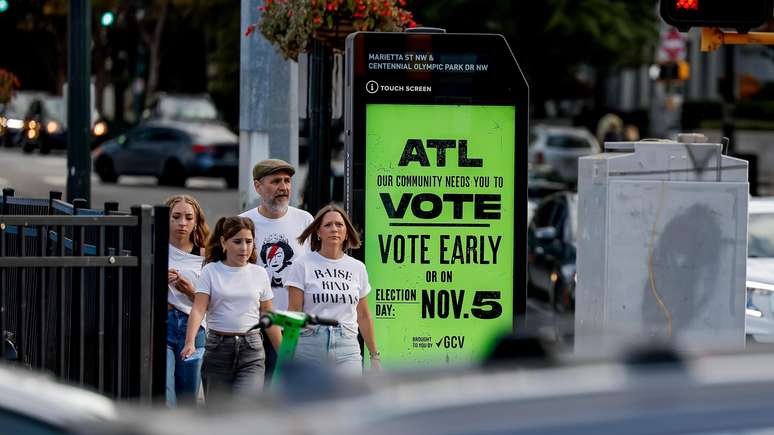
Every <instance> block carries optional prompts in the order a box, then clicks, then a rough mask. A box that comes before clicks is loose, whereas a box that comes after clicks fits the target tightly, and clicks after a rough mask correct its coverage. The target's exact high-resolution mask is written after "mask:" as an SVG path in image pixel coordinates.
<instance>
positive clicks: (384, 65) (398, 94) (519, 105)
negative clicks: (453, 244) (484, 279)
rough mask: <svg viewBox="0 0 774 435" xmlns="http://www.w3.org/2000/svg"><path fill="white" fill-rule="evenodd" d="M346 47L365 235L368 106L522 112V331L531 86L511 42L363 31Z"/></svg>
mask: <svg viewBox="0 0 774 435" xmlns="http://www.w3.org/2000/svg"><path fill="white" fill-rule="evenodd" d="M346 47H347V51H346V63H347V66H346V78H345V87H346V94H345V95H346V97H345V98H346V102H345V108H346V113H345V133H346V177H345V192H344V193H345V207H346V209H347V211H348V212H349V213H350V215H351V216H352V218H353V220H354V222H355V224H356V226H358V227H359V228H360V229H361V231H363V234H364V235H367V234H368V231H369V229H368V227H367V226H366V210H365V207H366V189H367V187H366V162H367V161H368V156H367V155H366V130H367V125H366V122H367V120H366V118H367V116H366V110H367V106H368V105H373V104H377V105H389V104H396V105H434V106H437V105H449V106H511V107H513V108H514V109H515V111H514V113H515V119H514V123H515V130H514V132H515V137H514V143H515V151H514V159H513V168H512V170H513V183H514V185H513V193H514V196H515V197H514V198H513V204H514V205H515V207H514V208H515V210H513V214H514V222H513V238H514V240H513V245H512V246H513V253H512V258H513V292H514V293H513V315H514V322H513V325H514V328H519V325H523V322H524V321H525V318H526V297H527V292H526V264H527V263H526V247H527V243H526V226H527V144H528V124H529V121H528V113H529V87H528V84H527V81H526V79H525V78H524V75H523V73H522V71H521V69H520V67H519V65H518V63H517V62H516V59H515V57H514V55H513V53H512V51H511V49H510V47H509V46H508V43H507V41H506V40H505V38H504V37H503V36H502V35H495V34H454V33H438V32H428V33H424V32H421V31H420V32H405V33H386V32H384V33H382V32H357V33H353V34H350V35H349V37H348V38H347V42H346ZM395 53H424V54H428V53H429V54H431V55H432V56H431V58H432V59H433V60H432V61H428V60H427V59H426V58H425V61H421V62H419V61H417V59H416V58H412V59H406V58H405V57H403V56H401V55H394V54H395ZM408 60H413V61H414V62H409V61H408ZM450 62H452V63H454V64H461V65H473V66H471V67H469V68H470V70H468V69H467V68H468V67H465V68H463V70H462V71H460V70H459V69H456V68H455V67H453V66H444V65H445V64H449V63H450ZM476 65H486V68H485V69H483V68H482V69H478V68H477V67H476ZM428 90H429V91H428ZM460 151H461V150H460ZM471 154H473V152H471ZM450 158H451V155H450ZM395 202H396V204H397V200H395ZM466 206H467V205H466ZM404 209H405V208H404ZM409 209H410V208H409ZM363 238H364V239H365V237H363ZM354 255H355V256H356V257H358V258H359V259H361V260H364V258H363V256H364V255H365V249H360V250H357V251H355V253H354ZM465 317H466V318H467V317H468V314H465Z"/></svg>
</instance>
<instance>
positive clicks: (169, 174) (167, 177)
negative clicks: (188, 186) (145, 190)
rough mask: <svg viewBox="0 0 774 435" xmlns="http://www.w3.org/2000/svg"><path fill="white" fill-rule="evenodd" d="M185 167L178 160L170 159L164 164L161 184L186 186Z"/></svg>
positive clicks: (160, 179)
mask: <svg viewBox="0 0 774 435" xmlns="http://www.w3.org/2000/svg"><path fill="white" fill-rule="evenodd" d="M185 180H186V175H185V169H184V168H183V165H181V164H180V162H178V161H177V160H169V161H168V162H167V163H166V164H164V171H163V172H162V173H161V176H160V177H159V184H161V185H164V186H176V187H183V186H185Z"/></svg>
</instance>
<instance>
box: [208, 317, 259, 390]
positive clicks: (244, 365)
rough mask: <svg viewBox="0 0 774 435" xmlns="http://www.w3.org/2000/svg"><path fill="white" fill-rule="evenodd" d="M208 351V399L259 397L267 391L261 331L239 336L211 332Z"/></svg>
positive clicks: (209, 333) (209, 332)
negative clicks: (243, 396) (232, 396)
mask: <svg viewBox="0 0 774 435" xmlns="http://www.w3.org/2000/svg"><path fill="white" fill-rule="evenodd" d="M204 347H205V349H206V350H205V353H204V365H203V366H202V376H203V377H204V394H205V397H207V398H208V399H209V398H210V397H211V395H213V396H217V395H224V394H230V393H239V394H242V393H244V394H257V393H259V392H260V391H261V390H262V389H263V383H264V371H265V370H266V353H265V352H264V349H263V339H262V337H261V332H260V331H251V332H249V333H247V334H246V335H237V336H229V335H219V334H216V333H214V332H212V331H208V332H207V341H206V344H205V346H204Z"/></svg>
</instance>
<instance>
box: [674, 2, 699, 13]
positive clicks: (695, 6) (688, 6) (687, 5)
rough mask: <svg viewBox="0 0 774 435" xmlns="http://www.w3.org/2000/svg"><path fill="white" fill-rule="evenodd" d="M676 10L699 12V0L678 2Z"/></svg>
mask: <svg viewBox="0 0 774 435" xmlns="http://www.w3.org/2000/svg"><path fill="white" fill-rule="evenodd" d="M675 9H678V10H680V9H685V10H694V11H698V10H699V0H676V3H675Z"/></svg>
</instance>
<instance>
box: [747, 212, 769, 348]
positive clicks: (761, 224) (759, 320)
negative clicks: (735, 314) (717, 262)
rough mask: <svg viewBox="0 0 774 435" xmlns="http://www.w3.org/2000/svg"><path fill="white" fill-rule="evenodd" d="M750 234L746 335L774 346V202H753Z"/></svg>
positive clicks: (748, 229)
mask: <svg viewBox="0 0 774 435" xmlns="http://www.w3.org/2000/svg"><path fill="white" fill-rule="evenodd" d="M747 234H748V236H747V306H746V311H745V314H746V315H745V332H746V334H747V336H748V338H749V339H752V340H753V341H756V342H762V343H774V198H753V199H751V200H750V205H749V223H748V226H747Z"/></svg>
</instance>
